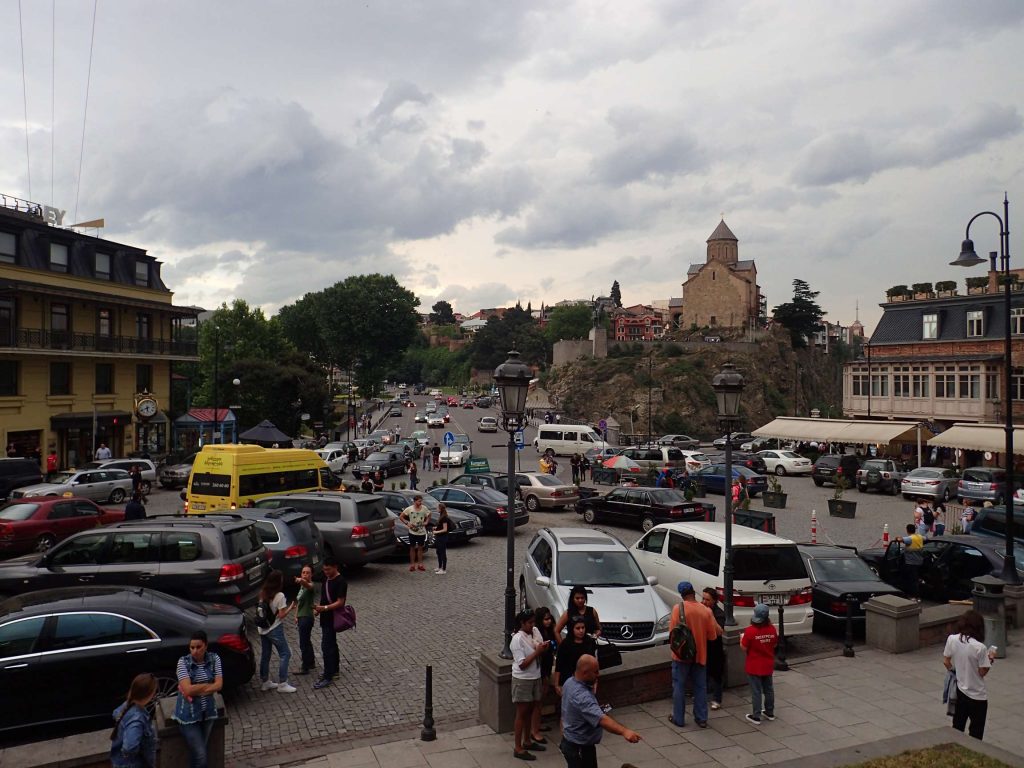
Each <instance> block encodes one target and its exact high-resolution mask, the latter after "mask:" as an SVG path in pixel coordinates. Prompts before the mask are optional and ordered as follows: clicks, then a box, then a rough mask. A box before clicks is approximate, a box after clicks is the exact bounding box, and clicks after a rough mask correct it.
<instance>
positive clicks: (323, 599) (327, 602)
mask: <svg viewBox="0 0 1024 768" xmlns="http://www.w3.org/2000/svg"><path fill="white" fill-rule="evenodd" d="M323 568H324V588H323V590H322V591H321V592H320V605H317V606H314V608H313V611H314V612H315V613H316V615H317V616H319V617H320V652H321V654H322V655H323V657H324V673H323V675H322V676H321V677H320V679H319V680H317V681H316V682H315V683H314V684H313V687H314V688H315V689H317V690H320V689H321V688H326V687H327V686H329V685H330V684H331V681H332V680H333V679H334V678H335V677H337V675H338V671H339V669H340V667H341V657H340V655H339V653H338V630H337V629H335V623H334V612H335V611H338V610H340V609H341V608H342V606H344V605H345V603H346V601H347V600H348V582H347V581H345V579H344V577H343V576H342V575H341V573H340V572H339V571H338V561H337V560H335V559H334V558H333V557H327V558H324V565H323Z"/></svg>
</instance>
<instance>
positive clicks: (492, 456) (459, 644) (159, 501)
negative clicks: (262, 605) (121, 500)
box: [149, 409, 910, 762]
mask: <svg viewBox="0 0 1024 768" xmlns="http://www.w3.org/2000/svg"><path fill="white" fill-rule="evenodd" d="M414 412H415V411H414V410H413V409H403V416H402V418H401V419H398V418H394V419H392V418H387V419H385V421H386V422H388V423H389V425H391V426H393V425H394V424H397V423H400V424H401V425H402V433H403V434H405V435H408V434H410V433H411V432H412V431H414V429H416V428H422V425H414V424H413V421H412V415H413V413H414ZM485 413H487V414H493V413H494V411H493V410H489V411H482V410H481V409H474V410H472V411H462V410H459V409H453V410H452V416H453V418H452V422H451V423H450V424H449V425H448V427H447V428H448V429H449V430H451V431H453V432H466V433H467V434H469V435H470V436H471V437H472V438H473V440H474V446H473V449H474V454H475V455H484V456H487V457H488V459H489V460H490V462H491V466H492V468H493V469H496V470H500V469H502V468H504V465H505V462H506V458H505V456H506V452H505V450H506V449H505V448H504V447H503V445H504V442H505V434H504V433H502V432H499V433H497V434H480V433H478V432H477V431H476V427H475V425H476V420H477V419H478V418H479V417H480V416H481V415H483V414H485ZM432 432H433V433H434V434H435V435H436V436H437V437H438V438H440V436H441V435H443V433H444V430H439V429H434V430H432ZM532 437H533V434H532V431H530V430H528V432H527V438H528V439H527V444H528V447H527V448H526V449H525V450H524V451H522V452H521V454H520V455H521V458H522V467H523V468H524V469H533V468H536V459H537V454H536V452H535V450H534V449H533V448H532V446H529V440H531V439H532ZM560 470H561V472H560V474H563V475H567V474H568V462H567V461H563V462H561V464H560ZM451 474H452V476H453V477H454V476H455V475H456V474H458V472H457V471H456V470H452V472H451ZM443 476H444V473H443V472H442V473H434V472H426V473H423V474H422V475H421V487H425V486H429V484H430V483H431V481H432V480H434V479H438V478H441V477H443ZM401 479H403V478H397V477H396V478H392V480H393V481H394V482H396V483H397V482H400V480H401ZM392 480H389V482H391V481H392ZM784 484H785V488H786V490H787V491H788V492H789V493H790V498H789V507H790V508H789V509H786V510H781V511H779V512H778V513H777V516H778V530H779V533H780V535H783V536H787V537H789V538H794V539H797V540H801V541H803V540H807V539H808V538H809V527H810V526H809V519H810V510H811V509H817V510H818V511H819V514H820V517H819V534H818V536H819V541H828V540H833V541H836V542H840V543H851V544H855V545H858V546H866V545H870V544H872V543H873V542H874V541H875V540H876V539H878V538H879V537H880V535H881V530H882V522H883V521H889V522H890V523H891V526H890V527H892V526H893V525H894V524H895V523H897V522H899V521H901V520H903V519H905V518H907V516H908V514H909V510H910V506H909V504H907V503H905V502H902V501H897V500H894V499H892V498H891V497H879V496H876V495H875V494H870V495H866V494H858V493H857V492H856V491H853V492H848V497H852V498H857V500H858V501H859V502H860V503H859V505H858V511H857V518H856V519H854V520H839V519H835V520H832V519H829V518H828V514H827V505H826V503H825V499H827V498H828V497H829V496H830V495H831V489H827V488H824V489H818V488H815V486H814V484H813V483H812V482H811V481H810V479H807V478H792V479H787V480H785V481H784ZM711 499H712V500H713V501H716V502H719V503H720V501H721V497H714V496H713V497H711ZM178 508H180V501H179V499H178V498H177V494H176V493H171V492H155V493H154V494H153V496H152V497H151V499H150V505H149V512H150V514H153V513H155V512H172V511H174V510H175V509H178ZM719 508H720V509H721V507H719ZM554 525H558V526H562V525H582V518H581V517H579V516H578V515H577V514H576V513H575V512H572V511H568V512H539V513H536V514H534V515H533V516H532V518H531V521H530V523H529V524H528V525H525V526H522V527H520V528H519V529H518V530H517V535H516V540H517V562H518V561H519V559H520V558H521V557H522V547H523V546H524V545H525V544H526V542H528V541H529V540H530V538H531V537H532V535H533V533H534V532H535V531H536V530H537V529H538V528H539V527H541V526H554ZM605 527H606V528H607V529H608V530H609V531H611V532H613V533H615V534H616V535H617V536H618V537H619V538H620V539H621V540H622V541H623V542H625V543H627V544H629V543H632V541H634V540H635V539H636V538H637V537H638V536H639V533H640V532H639V530H630V529H622V528H616V527H614V526H605ZM504 562H505V541H504V538H503V537H492V536H488V537H485V538H482V539H479V540H477V541H475V542H473V543H471V544H469V545H467V546H464V547H457V548H452V549H451V550H450V553H449V571H448V574H447V575H445V576H436V575H434V574H433V573H432V570H433V566H434V559H433V556H432V555H430V556H429V558H428V562H427V566H428V570H427V572H426V573H419V572H416V573H410V572H409V571H408V569H407V567H406V566H405V565H403V564H402V563H382V564H377V565H373V566H369V567H367V568H364V569H362V570H361V571H359V572H356V573H354V574H352V575H351V577H350V587H349V600H350V601H351V603H352V605H353V606H355V608H356V610H357V611H358V616H359V625H358V628H357V629H356V630H355V631H353V632H349V633H346V634H345V635H343V636H341V638H340V646H341V669H342V672H341V678H340V680H339V681H338V682H337V683H336V684H335V685H333V686H331V687H330V688H327V689H325V690H322V691H314V690H312V684H313V682H314V680H313V679H312V678H310V677H306V678H303V677H293V678H292V682H293V683H295V684H296V685H297V686H298V688H299V691H298V692H297V693H295V694H290V695H287V694H278V693H275V692H268V693H262V692H260V691H259V686H258V681H254V682H253V683H250V684H249V685H248V686H245V687H244V688H242V689H241V690H238V691H235V692H233V693H231V694H229V697H228V704H229V706H230V708H231V718H232V719H231V723H230V725H229V727H228V750H229V754H232V755H233V756H235V757H237V758H242V757H244V756H246V755H252V754H254V753H256V752H258V751H261V750H265V749H267V748H271V747H272V748H274V749H275V750H278V749H286V748H287V746H288V745H293V744H296V743H302V744H310V743H313V742H317V741H322V742H329V741H331V740H336V739H338V738H339V736H343V735H349V734H355V733H362V732H367V731H372V730H376V729H380V728H382V727H386V726H394V725H399V724H403V725H406V726H408V725H409V724H413V723H416V722H418V721H420V720H421V719H422V716H423V701H422V691H423V678H424V668H425V666H426V665H427V664H431V665H433V668H434V716H435V718H438V719H446V718H461V717H475V715H476V709H477V686H476V681H477V670H476V666H475V660H476V658H477V656H478V655H479V654H480V653H481V652H482V651H490V652H494V651H497V650H498V649H499V648H500V647H501V643H502V628H503V626H504V618H503V604H504V603H503V600H504V588H505V583H504V582H505V569H504ZM516 570H517V571H518V570H519V569H518V567H517V569H516ZM288 634H289V642H290V644H291V646H292V649H293V653H297V648H298V641H297V636H296V634H295V631H294V627H293V626H290V627H289V628H288ZM318 640H319V631H318V630H315V634H314V643H315V644H317V643H318ZM837 645H838V643H837V641H836V640H835V639H822V638H818V637H817V636H812V637H807V638H798V639H797V641H796V642H795V643H794V647H793V649H792V652H793V654H801V653H803V654H806V653H815V652H822V651H827V650H830V649H835V648H836V646H837ZM317 655H318V659H319V653H318V654H317ZM318 663H319V661H318ZM297 667H298V663H297V655H296V656H295V658H293V663H292V668H293V669H296V668H297ZM275 668H276V665H275V664H271V669H272V670H274V669H275ZM272 674H276V673H275V672H272ZM286 696H287V698H286V699H285V697H286ZM282 754H283V753H282ZM281 761H282V762H283V761H284V760H283V758H282V760H281Z"/></svg>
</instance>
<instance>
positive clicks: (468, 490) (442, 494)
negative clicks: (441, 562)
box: [428, 485, 530, 534]
mask: <svg viewBox="0 0 1024 768" xmlns="http://www.w3.org/2000/svg"><path fill="white" fill-rule="evenodd" d="M428 493H429V494H430V495H431V496H433V497H434V498H435V499H437V500H438V501H443V502H444V503H445V506H446V507H448V509H459V510H462V511H463V512H469V513H470V514H473V515H476V516H477V517H479V518H480V523H481V525H482V526H483V529H484V531H487V532H490V533H502V534H503V533H505V531H506V530H507V529H508V496H507V495H503V494H501V493H499V492H498V491H496V490H494V489H493V488H483V487H475V486H469V485H442V486H438V487H437V488H431V489H430V490H429V491H428ZM512 515H513V517H512V519H513V525H514V526H515V527H517V528H518V527H519V526H520V525H525V524H526V523H528V522H530V513H529V512H527V511H526V505H525V504H523V502H521V501H517V502H516V503H515V507H514V509H513V512H512Z"/></svg>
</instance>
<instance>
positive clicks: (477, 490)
mask: <svg viewBox="0 0 1024 768" xmlns="http://www.w3.org/2000/svg"><path fill="white" fill-rule="evenodd" d="M473 493H474V494H475V495H476V497H477V499H479V500H480V501H483V502H486V503H488V504H500V505H501V506H504V505H505V504H507V503H508V497H507V496H506V495H505V494H502V493H498V492H497V491H496V490H494V489H493V488H485V487H483V486H481V487H474V489H473Z"/></svg>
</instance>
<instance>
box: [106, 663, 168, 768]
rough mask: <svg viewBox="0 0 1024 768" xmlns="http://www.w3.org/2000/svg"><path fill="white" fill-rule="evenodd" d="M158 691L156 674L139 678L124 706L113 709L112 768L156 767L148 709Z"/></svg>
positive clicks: (152, 730) (133, 683)
mask: <svg viewBox="0 0 1024 768" xmlns="http://www.w3.org/2000/svg"><path fill="white" fill-rule="evenodd" d="M156 691H157V685H156V678H155V677H153V675H151V674H149V673H148V672H144V673H143V674H141V675H136V676H135V679H134V680H132V685H131V688H129V689H128V696H127V697H126V698H125V701H124V703H123V704H121V706H119V707H118V708H117V709H115V710H114V720H115V723H114V730H113V731H112V732H111V734H110V765H111V766H112V768H156V748H157V736H156V729H155V728H154V727H153V718H152V716H151V715H150V713H149V710H148V709H147V707H148V706H149V703H150V702H151V701H153V699H154V698H155V697H156Z"/></svg>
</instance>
